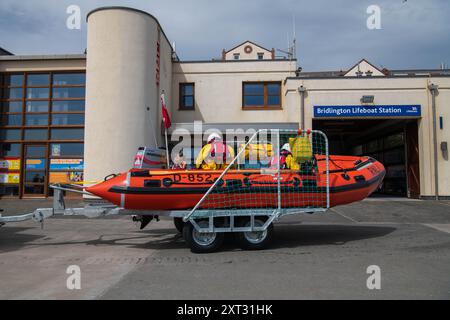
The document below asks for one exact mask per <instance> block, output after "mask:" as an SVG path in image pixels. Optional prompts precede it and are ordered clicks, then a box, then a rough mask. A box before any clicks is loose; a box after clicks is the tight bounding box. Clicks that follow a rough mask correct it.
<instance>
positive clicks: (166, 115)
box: [161, 93, 172, 129]
mask: <svg viewBox="0 0 450 320" xmlns="http://www.w3.org/2000/svg"><path fill="white" fill-rule="evenodd" d="M165 100H166V99H165V97H164V93H163V94H161V105H162V117H163V121H164V128H166V129H169V128H170V127H171V126H172V122H171V121H170V117H169V112H167V107H166V101H165Z"/></svg>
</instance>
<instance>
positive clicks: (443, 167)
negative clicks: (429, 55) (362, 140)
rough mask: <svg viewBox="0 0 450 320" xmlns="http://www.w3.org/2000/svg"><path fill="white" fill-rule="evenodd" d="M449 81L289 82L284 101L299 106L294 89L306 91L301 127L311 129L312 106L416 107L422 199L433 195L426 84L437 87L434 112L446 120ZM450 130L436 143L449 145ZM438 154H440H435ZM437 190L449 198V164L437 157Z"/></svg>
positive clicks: (449, 95)
mask: <svg viewBox="0 0 450 320" xmlns="http://www.w3.org/2000/svg"><path fill="white" fill-rule="evenodd" d="M449 81H450V79H449V78H385V77H379V78H358V79H355V78H352V79H347V78H339V79H289V80H288V81H287V84H286V89H287V96H286V100H287V101H288V103H289V104H290V105H297V106H299V105H300V95H299V93H298V91H297V88H298V87H299V86H300V85H303V86H304V87H306V89H307V95H306V98H305V124H306V127H307V128H311V127H312V119H313V106H314V105H360V104H361V102H360V99H361V97H362V95H374V96H375V101H374V103H375V104H420V105H421V107H422V117H421V119H420V120H419V122H418V127H419V132H418V135H419V158H420V159H419V161H420V191H421V195H422V196H433V195H434V166H433V131H432V113H431V95H430V92H429V90H428V89H427V86H428V84H429V83H431V82H434V83H435V84H438V85H441V88H440V94H439V96H438V98H437V106H438V107H437V110H438V111H439V112H441V114H443V115H444V119H447V120H445V121H447V123H448V119H450V111H449V110H448V107H447V106H446V105H448V103H449V102H450V92H449V87H450V86H449V84H450V82H449ZM449 129H450V128H446V125H445V124H444V130H442V131H440V130H438V135H437V136H438V140H439V141H440V140H445V141H450V130H449ZM439 153H440V151H439ZM439 174H440V178H439V189H440V195H441V196H449V195H450V183H449V179H450V164H449V161H447V160H445V159H443V158H442V155H439Z"/></svg>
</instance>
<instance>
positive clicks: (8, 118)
mask: <svg viewBox="0 0 450 320" xmlns="http://www.w3.org/2000/svg"><path fill="white" fill-rule="evenodd" d="M1 125H3V126H21V125H22V115H21V114H4V115H3V116H2V119H1Z"/></svg>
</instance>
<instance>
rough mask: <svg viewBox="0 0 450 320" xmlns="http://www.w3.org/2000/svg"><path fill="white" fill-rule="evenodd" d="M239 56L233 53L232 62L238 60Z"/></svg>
mask: <svg viewBox="0 0 450 320" xmlns="http://www.w3.org/2000/svg"><path fill="white" fill-rule="evenodd" d="M240 56H241V55H240V54H239V53H234V54H233V59H234V60H239V58H240Z"/></svg>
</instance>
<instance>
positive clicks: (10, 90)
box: [0, 71, 86, 196]
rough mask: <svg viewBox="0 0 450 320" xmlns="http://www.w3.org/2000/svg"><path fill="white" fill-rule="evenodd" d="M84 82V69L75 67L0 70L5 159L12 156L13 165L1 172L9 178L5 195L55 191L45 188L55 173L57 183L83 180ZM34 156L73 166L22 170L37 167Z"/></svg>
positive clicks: (2, 188) (0, 139)
mask: <svg viewBox="0 0 450 320" xmlns="http://www.w3.org/2000/svg"><path fill="white" fill-rule="evenodd" d="M85 82H86V75H85V73H84V72H76V71H70V72H57V73H53V72H38V73H36V72H23V73H21V74H18V73H15V74H12V73H0V158H2V157H3V158H4V157H10V158H11V159H12V160H8V161H10V162H11V161H12V162H11V163H12V164H13V165H14V167H12V169H11V168H9V169H8V170H7V171H5V170H3V171H2V172H1V173H0V174H2V175H3V176H2V177H0V178H2V179H3V180H2V179H0V180H2V181H3V182H4V181H7V182H5V183H3V182H2V181H0V196H3V195H12V196H23V195H25V194H28V193H32V194H35V193H39V194H44V195H45V196H48V195H52V190H51V189H49V188H48V187H47V186H46V183H47V182H48V181H49V179H50V180H51V178H52V174H53V180H54V182H71V181H72V182H73V181H79V179H80V177H81V179H82V176H83V172H82V171H83V155H84V154H83V151H84V147H83V140H84V111H85ZM29 142H32V143H33V144H31V145H30V144H29ZM22 150H23V151H24V153H25V154H22ZM27 157H31V158H33V159H31V158H30V159H28V158H27ZM75 158H76V159H75ZM74 159H75V160H74ZM32 160H33V161H36V160H39V161H40V163H41V164H44V167H48V166H46V165H47V164H48V163H49V162H50V160H54V161H57V160H58V161H60V162H61V163H62V164H64V165H65V164H66V163H67V164H68V165H69V167H67V166H63V167H61V165H58V166H55V165H53V167H52V166H51V165H50V170H49V171H54V170H56V169H55V168H58V170H59V171H61V170H64V172H47V171H46V170H44V169H42V170H41V169H39V170H34V169H33V170H34V171H30V172H24V173H21V172H20V167H21V166H20V164H21V163H24V164H25V167H26V166H27V165H29V168H28V169H26V170H32V169H30V168H31V167H32V166H33V165H34V164H33V163H31V162H33V161H32ZM73 163H76V164H77V165H76V166H74V165H73ZM66 167H67V168H66ZM60 169H61V170H60ZM75 171H76V172H75ZM5 172H6V173H5ZM55 174H56V175H57V176H55ZM5 175H6V176H5ZM55 179H56V180H55ZM76 179H78V180H76ZM33 181H39V183H37V182H36V183H34V182H33ZM36 188H39V190H37V189H36Z"/></svg>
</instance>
